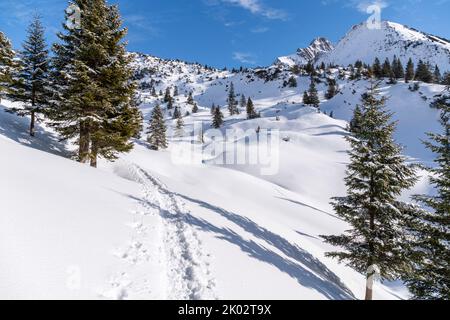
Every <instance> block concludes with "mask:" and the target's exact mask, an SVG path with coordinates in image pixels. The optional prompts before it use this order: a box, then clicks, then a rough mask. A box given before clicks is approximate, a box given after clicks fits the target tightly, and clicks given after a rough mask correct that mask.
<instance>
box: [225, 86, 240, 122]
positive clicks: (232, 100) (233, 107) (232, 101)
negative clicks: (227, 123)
mask: <svg viewBox="0 0 450 320" xmlns="http://www.w3.org/2000/svg"><path fill="white" fill-rule="evenodd" d="M227 103H228V111H229V112H230V115H231V116H233V115H235V114H238V103H237V101H236V94H235V92H234V84H233V82H231V84H230V91H229V93H228V100H227Z"/></svg>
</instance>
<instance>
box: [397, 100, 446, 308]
mask: <svg viewBox="0 0 450 320" xmlns="http://www.w3.org/2000/svg"><path fill="white" fill-rule="evenodd" d="M433 106H434V107H435V108H437V109H438V110H440V123H441V125H442V129H443V130H442V132H441V133H440V134H436V133H429V134H428V136H429V138H430V140H429V141H427V142H425V145H426V146H427V148H428V149H430V150H431V151H433V152H434V153H435V154H436V156H437V158H436V160H435V163H436V166H435V167H434V168H429V170H430V172H431V173H432V174H431V176H430V181H431V184H432V185H433V186H434V190H435V192H434V195H432V196H429V195H422V196H417V197H415V199H416V200H418V201H419V202H420V203H422V204H423V205H424V206H425V207H426V208H429V209H430V211H425V210H423V211H421V214H420V215H418V216H417V219H416V221H415V224H414V228H413V235H415V239H416V242H415V243H414V246H413V250H412V252H410V253H409V255H410V256H413V257H417V258H418V259H419V260H418V261H419V262H418V263H415V264H414V267H413V269H412V272H411V273H410V274H409V275H408V276H407V277H406V279H405V280H406V283H407V285H408V288H409V290H410V292H411V293H412V294H413V295H414V298H416V299H421V300H436V299H439V300H449V299H450V95H444V96H443V97H440V98H439V99H438V100H437V101H436V102H435V103H434V104H433Z"/></svg>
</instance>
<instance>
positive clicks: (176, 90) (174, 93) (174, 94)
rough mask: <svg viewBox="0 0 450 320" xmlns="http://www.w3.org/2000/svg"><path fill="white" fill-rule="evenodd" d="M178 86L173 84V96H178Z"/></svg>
mask: <svg viewBox="0 0 450 320" xmlns="http://www.w3.org/2000/svg"><path fill="white" fill-rule="evenodd" d="M178 94H179V93H178V87H177V86H175V88H174V89H173V96H174V97H176V96H178Z"/></svg>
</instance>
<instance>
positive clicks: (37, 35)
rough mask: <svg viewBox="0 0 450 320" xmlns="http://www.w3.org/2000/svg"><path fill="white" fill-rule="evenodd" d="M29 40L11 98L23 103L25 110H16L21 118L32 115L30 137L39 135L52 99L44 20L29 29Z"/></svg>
mask: <svg viewBox="0 0 450 320" xmlns="http://www.w3.org/2000/svg"><path fill="white" fill-rule="evenodd" d="M27 32H28V37H27V40H26V41H25V42H24V44H23V50H22V51H21V52H20V58H21V59H20V71H19V72H18V75H17V76H18V79H19V81H16V85H15V86H13V87H12V88H11V90H10V94H9V98H10V99H11V100H13V101H19V102H22V106H23V107H22V108H13V109H11V111H12V112H14V113H16V114H18V115H19V116H22V117H24V116H30V119H31V120H30V126H29V134H30V136H32V137H34V136H35V124H36V121H37V120H38V116H39V115H40V114H42V113H44V111H45V108H46V107H47V106H48V100H49V98H50V89H49V88H50V75H49V71H50V65H49V64H50V59H49V55H48V50H47V45H46V42H45V35H44V33H45V30H44V27H43V26H42V23H41V18H40V17H39V16H37V15H36V16H35V17H34V18H33V21H32V22H31V24H30V25H29V27H28V30H27Z"/></svg>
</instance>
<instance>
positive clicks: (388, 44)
mask: <svg viewBox="0 0 450 320" xmlns="http://www.w3.org/2000/svg"><path fill="white" fill-rule="evenodd" d="M394 55H396V56H397V57H399V58H400V60H401V61H402V62H403V63H404V64H406V63H407V61H408V59H409V58H411V59H412V60H413V61H414V62H415V63H416V64H417V62H418V61H419V60H420V59H421V60H423V61H424V62H429V63H430V64H431V65H432V66H435V65H438V66H439V68H440V69H441V71H450V41H449V40H446V39H442V38H439V37H436V36H433V35H430V34H427V33H424V32H420V31H417V30H415V29H412V28H409V27H406V26H404V25H401V24H398V23H394V22H389V21H383V22H382V23H381V28H380V29H370V28H368V26H367V24H366V23H362V24H359V25H356V26H354V27H353V28H352V29H351V30H350V32H348V33H347V35H346V36H345V37H344V38H342V39H341V40H340V41H339V43H338V44H337V45H336V47H335V48H334V50H332V51H330V52H328V53H326V54H324V55H322V56H321V57H319V59H318V63H321V62H325V64H330V63H331V64H333V65H341V66H347V65H349V64H354V63H355V62H356V61H357V60H361V61H363V62H364V63H368V64H372V63H373V61H374V60H375V58H376V57H378V58H379V59H380V60H381V61H384V60H385V59H386V58H389V59H392V58H393V57H394Z"/></svg>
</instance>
